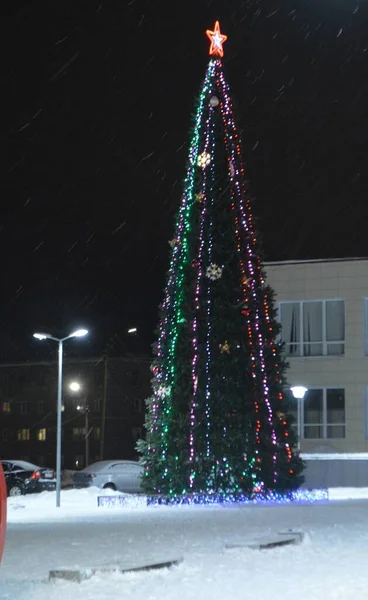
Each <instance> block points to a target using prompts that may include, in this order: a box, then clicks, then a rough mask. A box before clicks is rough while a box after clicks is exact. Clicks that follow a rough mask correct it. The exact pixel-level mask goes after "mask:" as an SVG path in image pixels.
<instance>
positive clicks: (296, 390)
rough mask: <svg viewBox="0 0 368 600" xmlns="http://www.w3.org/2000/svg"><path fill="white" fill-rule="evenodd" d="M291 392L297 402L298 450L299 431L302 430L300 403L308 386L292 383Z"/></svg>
mask: <svg viewBox="0 0 368 600" xmlns="http://www.w3.org/2000/svg"><path fill="white" fill-rule="evenodd" d="M290 390H291V393H292V394H293V396H294V398H295V399H296V400H297V402H298V405H297V406H298V412H297V416H298V423H297V425H298V450H300V437H301V432H302V410H301V409H302V404H303V400H304V396H305V394H306V393H307V391H308V388H306V387H304V386H303V385H294V386H293V387H291V388H290Z"/></svg>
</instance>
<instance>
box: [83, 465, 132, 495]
mask: <svg viewBox="0 0 368 600" xmlns="http://www.w3.org/2000/svg"><path fill="white" fill-rule="evenodd" d="M142 474H143V467H142V466H141V465H140V464H139V463H137V462H135V461H133V460H102V461H100V462H95V463H93V464H92V465H89V466H88V467H86V468H85V469H82V470H81V471H76V472H75V473H74V474H73V487H75V488H84V487H91V486H96V487H99V488H103V489H111V490H117V491H119V492H128V493H131V494H134V493H139V492H142V488H141V478H142Z"/></svg>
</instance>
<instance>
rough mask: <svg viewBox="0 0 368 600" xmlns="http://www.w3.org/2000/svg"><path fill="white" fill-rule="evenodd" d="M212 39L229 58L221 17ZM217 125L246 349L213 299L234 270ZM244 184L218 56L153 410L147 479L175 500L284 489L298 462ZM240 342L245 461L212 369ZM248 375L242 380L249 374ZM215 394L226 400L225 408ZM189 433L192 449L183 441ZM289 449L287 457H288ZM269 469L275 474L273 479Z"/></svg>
mask: <svg viewBox="0 0 368 600" xmlns="http://www.w3.org/2000/svg"><path fill="white" fill-rule="evenodd" d="M207 35H208V37H209V38H210V40H211V48H210V54H211V55H214V56H221V57H222V56H223V48H222V44H223V43H224V42H225V41H226V39H227V37H226V36H224V35H223V34H221V32H220V27H219V23H218V22H216V24H215V28H214V31H210V30H208V31H207ZM219 128H220V131H222V149H223V151H224V153H225V154H224V155H225V165H226V168H227V176H226V179H227V182H226V183H225V184H221V185H223V187H222V188H221V190H222V189H223V188H224V189H225V190H226V196H224V195H223V192H222V191H221V194H220V197H221V198H224V197H225V201H224V200H221V202H227V204H226V203H225V204H221V206H222V208H221V210H225V212H224V215H225V219H227V218H228V217H227V216H226V215H227V214H228V215H229V219H230V220H229V223H232V228H233V231H232V236H233V238H234V240H235V246H234V248H235V254H234V256H235V257H237V259H236V260H235V264H236V262H237V264H238V274H239V281H238V295H237V297H236V303H237V304H239V305H241V306H242V310H241V322H242V324H241V325H240V328H241V331H242V335H243V336H244V338H245V341H244V342H243V344H242V346H241V345H238V344H237V343H235V341H234V339H232V338H231V337H230V338H228V336H227V335H226V337H225V336H223V337H222V339H218V331H217V329H216V327H215V326H214V319H217V321H216V322H218V321H219V316H218V315H219V313H218V302H217V304H216V302H214V298H216V294H217V293H218V290H219V289H222V290H223V289H224V288H223V287H222V288H221V285H223V284H222V278H223V273H225V276H228V272H227V271H226V268H225V270H224V265H223V264H221V263H219V257H220V256H221V252H220V251H221V245H220V247H219V240H221V232H220V233H219V229H221V222H220V221H219V220H218V217H217V216H216V214H217V213H216V211H218V209H219V206H220V205H219V204H218V202H219V201H218V197H219V189H218V185H219V183H218V165H219V164H220V165H221V163H222V160H223V158H222V154H221V152H220V154H218V144H219V138H218V133H219ZM246 192H247V190H246V188H245V173H244V166H243V164H242V159H241V149H240V140H239V135H238V133H237V129H236V125H235V120H234V116H233V108H232V102H231V98H230V91H229V86H228V84H227V83H226V81H225V77H224V73H223V67H222V61H221V60H220V59H219V58H215V59H211V60H210V63H209V66H208V69H207V72H206V76H205V80H204V84H203V87H202V90H201V93H200V97H199V102H198V108H197V112H196V116H195V122H194V132H193V137H192V141H191V144H190V149H189V163H188V167H187V174H186V177H185V182H184V192H183V197H182V202H181V206H180V208H179V212H178V217H177V221H176V226H175V233H174V237H173V239H172V240H171V241H170V247H171V252H172V254H171V262H170V269H169V275H168V281H167V285H166V288H165V294H164V301H163V304H162V307H161V316H162V318H161V322H160V325H159V335H158V342H157V344H156V360H155V363H154V366H153V373H154V380H153V398H152V399H151V402H150V404H149V414H148V417H147V444H146V449H145V456H144V460H145V476H146V479H147V481H150V484H149V485H150V486H151V489H154V491H155V492H156V493H158V494H162V495H163V496H165V497H168V498H179V497H180V498H181V497H182V498H185V497H187V494H189V495H190V497H192V498H204V499H205V500H204V501H203V502H204V503H210V500H208V501H207V500H206V499H209V498H213V497H214V495H213V493H212V492H219V490H221V494H222V495H221V498H224V497H226V498H232V497H236V498H240V497H241V498H243V500H242V501H244V498H245V497H248V498H249V497H252V496H253V495H254V494H256V495H257V498H260V497H261V496H260V495H261V494H263V493H264V494H266V493H267V494H268V492H267V490H269V489H272V488H273V487H274V488H275V489H277V486H278V480H279V468H280V464H281V463H282V461H284V462H285V461H286V463H290V465H291V463H292V461H293V460H294V463H295V457H294V454H293V451H292V447H291V446H290V444H289V440H288V438H289V432H288V421H287V419H282V420H281V419H279V418H277V423H276V422H275V419H276V417H275V416H274V412H275V411H276V412H277V411H279V410H280V407H282V406H283V395H282V389H281V384H280V377H279V374H278V369H279V364H278V361H279V354H278V352H277V351H276V346H275V341H274V338H275V335H276V334H275V332H274V322H273V320H272V318H271V317H270V306H271V302H272V300H271V299H269V298H268V294H267V290H265V289H264V279H263V274H262V268H261V261H260V257H259V254H258V250H257V240H256V236H255V232H254V227H253V222H252V210H251V205H250V200H249V198H248V197H247V193H246ZM224 207H225V208H224ZM216 219H217V220H216ZM214 221H216V225H215V224H214ZM214 240H216V243H215V241H214ZM219 252H220V254H219ZM234 281H235V280H234ZM219 286H220V287H219ZM225 297H227V296H226V294H225ZM220 299H221V295H220ZM216 306H217V308H216ZM216 311H217V312H216ZM227 339H230V341H231V343H229V342H228V341H227ZM225 344H226V345H225ZM183 348H184V350H183ZM225 348H226V350H224V349H225ZM237 348H243V350H241V351H239V352H243V356H244V357H245V358H244V360H245V361H246V362H243V363H242V367H241V369H243V370H244V372H248V373H249V378H248V380H247V382H248V383H247V385H248V387H247V388H244V392H239V393H238V400H239V401H241V400H243V401H244V403H245V402H248V400H249V398H251V402H252V406H253V409H252V415H251V416H252V420H253V427H252V429H250V428H249V426H247V427H248V428H246V425H243V427H244V429H243V430H242V434H243V436H244V440H243V445H242V446H241V448H242V450H241V457H238V458H237V460H236V462H237V465H236V466H234V458H233V457H232V456H231V454H232V448H231V439H232V437H231V436H232V435H234V434H233V433H232V431H233V430H234V428H235V430H236V423H237V421H236V419H237V418H238V412H239V406H238V408H236V407H235V410H231V415H230V416H229V415H227V414H225V415H224V420H223V424H222V425H221V424H219V422H218V420H219V418H221V411H220V410H219V406H218V402H219V393H220V392H219V391H218V389H217V388H216V386H217V387H218V386H219V385H220V386H222V387H221V389H222V392H221V393H222V394H223V393H226V390H227V389H228V387H227V386H228V384H227V383H226V377H225V375H224V376H223V377H222V379H220V380H219V373H216V372H214V371H213V369H212V367H211V365H212V363H213V361H214V357H215V356H222V357H223V358H222V359H221V360H222V361H223V362H222V363H221V364H223V365H224V368H227V367H226V365H228V363H227V362H224V361H230V360H231V359H232V353H233V352H235V350H236V349H237ZM183 351H184V355H183V356H185V357H186V358H185V360H186V361H188V362H187V364H185V363H183V362H180V361H183V360H184V359H181V358H180V357H181V354H180V353H181V352H183ZM189 354H190V356H189ZM217 360H219V359H218V358H217ZM271 361H272V362H273V365H272V368H270V365H271ZM239 378H240V379H239V381H244V379H243V374H242V370H240V371H239ZM221 381H223V382H224V384H222V383H221ZM216 382H217V383H216ZM219 382H220V383H219ZM229 383H230V384H231V382H229ZM275 386H276V389H277V392H275ZM232 389H235V388H234V386H233V388H232ZM224 390H225V391H224ZM183 393H184V395H185V398H186V400H185V403H187V404H184V405H185V407H186V408H185V412H184V413H183V402H184V400H182V398H181V397H180V395H181V394H183ZM243 396H244V398H243ZM276 401H277V404H276V408H275V409H274V406H273V403H274V402H276ZM214 402H215V404H216V402H217V406H216V409H215V410H214ZM179 407H181V408H179ZM229 408H230V407H228V410H229ZM231 408H232V409H234V407H231ZM240 408H241V407H240ZM240 412H241V410H240ZM243 416H244V415H243ZM216 419H217V422H216ZM229 419H230V420H229ZM220 425H221V426H220ZM215 426H217V429H216V427H215ZM276 427H277V431H276ZM215 429H216V432H217V433H216V436H217V437H216V439H215V437H214V435H215V434H214V430H215ZM178 431H180V433H179V434H178ZM183 432H185V436H186V448H185V449H183V446H182V445H181V446H180V443H182V436H183V435H184V434H183ZM280 432H281V433H280ZM180 436H181V437H180ZM220 438H221V439H220ZM265 440H266V445H265ZM179 447H180V449H179ZM239 447H240V446H239ZM282 454H284V457H285V458H282V459H281V458H280V457H281V455H282ZM239 465H240V467H239ZM239 468H240V470H241V473H239ZM266 473H267V474H268V475H267V477H268V479H267V477H266ZM269 473H272V475H271V479H269ZM293 475H294V470H293V469H292V468H291V467H290V468H289V471H288V476H290V479H292V476H293ZM283 476H284V477H285V469H284V475H283ZM239 477H240V478H243V479H244V481H246V482H247V486H246V487H247V490H248V491H247V494H243V496H241V495H239V494H240V480H239ZM291 487H293V486H291ZM294 487H295V486H294ZM178 488H180V494H179V493H178V492H179V489H178ZM208 492H211V493H210V494H208ZM265 497H266V496H265ZM267 498H269V495H267ZM183 502H184V500H183ZM174 503H175V502H174Z"/></svg>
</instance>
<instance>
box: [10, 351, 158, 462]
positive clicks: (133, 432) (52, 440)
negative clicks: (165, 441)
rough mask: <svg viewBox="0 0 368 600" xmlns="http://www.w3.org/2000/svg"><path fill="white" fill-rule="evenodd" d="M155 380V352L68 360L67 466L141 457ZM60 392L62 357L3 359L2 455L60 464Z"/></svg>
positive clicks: (64, 432)
mask: <svg viewBox="0 0 368 600" xmlns="http://www.w3.org/2000/svg"><path fill="white" fill-rule="evenodd" d="M150 380H151V372H150V359H148V358H128V357H127V358H107V357H103V358H97V359H73V360H65V361H64V369H63V425H62V466H63V468H65V469H76V468H83V467H84V466H85V464H86V459H87V461H88V462H89V463H92V462H94V461H96V460H100V459H101V458H104V459H109V458H121V459H134V458H137V453H136V450H135V445H136V442H137V440H138V439H139V438H140V437H141V436H142V435H143V422H144V412H145V404H144V400H145V399H146V398H147V397H148V396H149V394H150ZM72 382H74V383H75V382H77V383H78V384H79V390H78V391H74V392H73V391H72V389H71V387H70V384H71V383H72ZM74 387H75V388H78V386H74ZM72 388H73V386H72ZM56 399H57V364H56V362H38V363H18V364H2V365H0V444H1V445H0V455H1V458H13V459H23V460H29V461H31V462H34V463H36V464H38V465H41V466H43V465H47V466H52V467H54V466H55V462H56V460H55V450H56ZM86 433H87V435H86Z"/></svg>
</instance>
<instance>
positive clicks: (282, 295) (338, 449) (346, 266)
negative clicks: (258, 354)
mask: <svg viewBox="0 0 368 600" xmlns="http://www.w3.org/2000/svg"><path fill="white" fill-rule="evenodd" d="M265 269H266V274H267V283H268V284H269V285H270V286H271V287H272V288H273V289H274V290H275V292H276V302H277V308H278V319H279V321H280V322H281V325H282V333H281V338H282V340H283V342H284V344H285V355H286V358H287V361H288V363H289V371H288V375H287V377H288V382H289V384H290V386H296V385H303V386H305V387H306V388H307V389H308V391H307V392H306V394H305V397H304V399H303V400H299V401H298V400H296V399H293V398H292V397H291V399H290V403H291V404H293V403H294V405H293V406H294V409H295V416H296V422H297V424H298V433H299V437H300V449H301V452H302V453H304V454H310V453H312V454H315V453H318V454H334V453H339V454H340V453H347V454H349V455H351V454H352V453H367V452H368V327H367V323H368V320H367V319H368V259H366V258H363V259H360V258H356V259H343V260H314V261H290V262H279V263H267V264H266V265H265ZM297 409H298V410H297ZM293 412H294V411H293ZM362 457H363V454H362Z"/></svg>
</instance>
